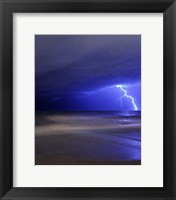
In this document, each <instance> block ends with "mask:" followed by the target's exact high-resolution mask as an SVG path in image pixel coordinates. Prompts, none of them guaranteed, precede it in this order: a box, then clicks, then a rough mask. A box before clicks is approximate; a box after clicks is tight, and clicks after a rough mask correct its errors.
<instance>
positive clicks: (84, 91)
mask: <svg viewBox="0 0 176 200" xmlns="http://www.w3.org/2000/svg"><path fill="white" fill-rule="evenodd" d="M116 85H121V86H122V88H123V89H125V90H126V91H127V95H130V96H132V97H133V98H134V101H135V104H136V106H137V108H138V110H140V109H141V36H140V35H36V36H35V105H36V111H50V110H63V111H64V110H70V111H71V110H117V111H118V110H133V109H134V106H133V104H132V102H131V100H130V98H127V97H124V98H122V99H121V100H120V97H121V96H123V95H124V92H123V91H122V90H121V89H120V88H117V87H116Z"/></svg>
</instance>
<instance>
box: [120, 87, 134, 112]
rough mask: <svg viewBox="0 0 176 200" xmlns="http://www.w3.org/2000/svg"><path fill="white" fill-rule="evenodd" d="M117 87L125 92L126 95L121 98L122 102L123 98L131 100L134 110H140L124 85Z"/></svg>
mask: <svg viewBox="0 0 176 200" xmlns="http://www.w3.org/2000/svg"><path fill="white" fill-rule="evenodd" d="M116 87H117V88H120V89H121V90H122V91H123V92H124V95H123V96H121V97H120V100H122V98H124V97H127V98H129V99H130V100H131V103H132V105H133V107H134V110H138V108H137V106H136V104H135V102H134V98H133V97H132V96H130V95H127V90H125V89H124V88H123V86H122V85H116ZM121 105H122V101H121Z"/></svg>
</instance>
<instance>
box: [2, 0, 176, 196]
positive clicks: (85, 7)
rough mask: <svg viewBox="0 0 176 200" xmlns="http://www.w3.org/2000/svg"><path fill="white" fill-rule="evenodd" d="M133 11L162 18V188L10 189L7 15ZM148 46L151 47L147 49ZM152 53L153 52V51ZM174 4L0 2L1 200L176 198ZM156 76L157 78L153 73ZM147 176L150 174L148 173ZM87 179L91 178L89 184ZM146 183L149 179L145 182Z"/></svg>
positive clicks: (157, 0)
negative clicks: (159, 14)
mask: <svg viewBox="0 0 176 200" xmlns="http://www.w3.org/2000/svg"><path fill="white" fill-rule="evenodd" d="M53 12H90V13H93V12H98V13H101V12H102V13H103V12H121V13H122V12H126V13H128V12H130V13H132V12H137V13H153V12H155V13H163V18H164V30H163V31H164V32H163V33H164V61H163V62H164V87H163V88H164V97H163V99H164V113H163V116H164V129H163V130H164V154H163V155H164V163H163V165H164V187H163V188H142V187H140V188H21V187H20V188H15V187H13V13H53ZM151 48H152V47H151ZM156 53H157V52H156ZM175 53H176V2H175V1H174V0H89V1H88V0H87V1H83V0H82V1H80V0H77V1H76V0H73V1H71V0H0V128H1V129H0V197H1V198H2V199H4V200H5V199H14V200H16V199H21V200H22V199H42V198H43V199H83V198H86V199H96V198H97V199H102V200H103V199H113V198H116V199H124V200H125V199H131V200H132V199H133V200H134V199H143V200H144V199H151V200H154V199H157V200H164V199H165V200H166V199H170V200H174V199H176V133H175V128H176V123H174V119H175V113H176V106H175V103H174V102H175V100H176V56H175ZM156 76H157V74H156ZM149 176H150V174H149ZM92 181H93V180H92ZM151 181H152V178H151Z"/></svg>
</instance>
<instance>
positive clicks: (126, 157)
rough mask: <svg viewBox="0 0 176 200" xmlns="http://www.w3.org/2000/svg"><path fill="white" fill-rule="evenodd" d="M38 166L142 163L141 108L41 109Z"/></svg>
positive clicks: (37, 134)
mask: <svg viewBox="0 0 176 200" xmlns="http://www.w3.org/2000/svg"><path fill="white" fill-rule="evenodd" d="M35 164H36V165H140V164H141V112H140V111H128V112H117V111H80V112H40V113H36V116H35Z"/></svg>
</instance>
